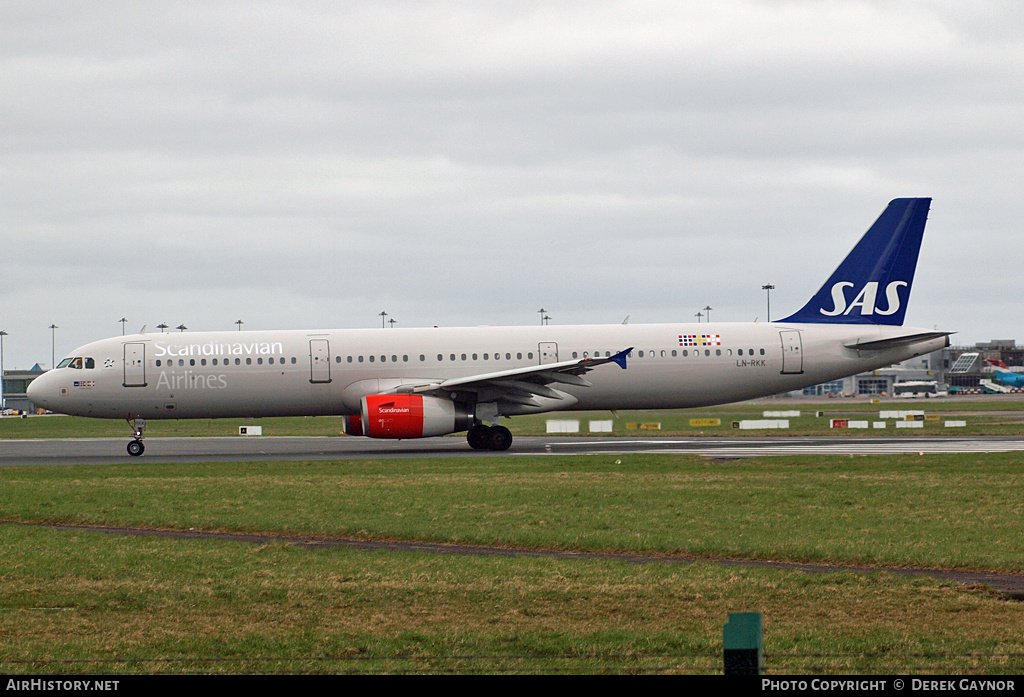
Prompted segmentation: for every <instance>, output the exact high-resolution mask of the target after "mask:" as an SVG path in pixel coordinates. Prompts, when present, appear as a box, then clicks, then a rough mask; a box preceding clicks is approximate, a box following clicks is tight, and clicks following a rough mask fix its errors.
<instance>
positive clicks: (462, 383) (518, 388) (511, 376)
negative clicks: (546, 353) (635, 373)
mask: <svg viewBox="0 0 1024 697" xmlns="http://www.w3.org/2000/svg"><path fill="white" fill-rule="evenodd" d="M632 350H633V347H632V346H631V347H629V348H628V349H625V350H623V351H619V352H618V353H616V354H615V355H614V356H608V357H605V358H598V357H593V358H579V359H575V360H571V361H560V362H558V363H547V364H544V365H533V366H528V367H526V368H515V369H512V370H500V371H497V372H494V373H481V374H480V375H467V376H464V377H459V378H450V379H448V380H439V381H437V382H430V383H423V384H418V385H417V384H412V385H408V384H407V385H399V386H397V387H395V388H393V389H391V390H389V392H393V393H411V394H436V393H438V392H446V393H452V392H458V393H460V394H465V393H467V392H469V393H476V394H477V397H476V399H475V400H472V401H477V402H487V401H504V402H513V403H517V404H524V405H529V406H539V405H540V403H539V402H538V401H537V398H538V397H539V398H546V399H553V400H562V399H564V398H567V397H568V395H566V394H565V393H563V392H559V391H558V390H556V389H554V388H552V387H549V385H552V384H563V385H575V386H577V387H591V386H592V385H593V383H592V382H590V381H589V380H587V379H586V378H585V377H583V376H584V375H585V374H586V373H588V372H590V371H591V370H593V369H595V368H598V367H600V366H602V365H607V364H608V363H615V364H616V365H618V366H619V367H620V368H622V369H623V370H625V368H626V357H627V356H628V355H629V353H630V352H631V351H632Z"/></svg>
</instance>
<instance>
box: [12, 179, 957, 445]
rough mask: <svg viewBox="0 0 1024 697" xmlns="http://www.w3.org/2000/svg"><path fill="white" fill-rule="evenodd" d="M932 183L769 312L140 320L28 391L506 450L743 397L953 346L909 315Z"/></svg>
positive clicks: (78, 406)
mask: <svg viewBox="0 0 1024 697" xmlns="http://www.w3.org/2000/svg"><path fill="white" fill-rule="evenodd" d="M930 204H931V199H928V198H904V199H895V200H893V201H892V202H890V203H889V205H888V206H887V207H886V209H885V211H884V212H883V213H882V215H881V216H880V217H879V218H878V220H877V221H876V222H875V223H874V225H872V226H871V228H870V229H869V230H868V231H867V233H865V235H864V236H863V237H862V238H861V240H860V242H859V243H858V244H857V245H856V246H855V247H854V249H853V250H852V251H851V252H850V254H849V255H848V256H847V257H846V259H845V260H844V261H843V262H842V263H841V264H840V265H839V267H838V268H837V269H836V271H835V272H834V273H833V274H832V276H831V277H830V278H829V279H828V280H827V281H826V282H825V284H824V285H823V286H822V287H821V289H820V290H819V291H818V292H817V293H816V294H815V295H814V296H813V297H812V298H811V300H810V301H809V302H808V303H807V304H806V305H805V306H804V307H803V308H801V309H800V310H798V311H797V312H796V313H794V314H792V315H790V316H788V317H786V318H785V319H782V320H778V321H775V322H753V323H703V324H687V323H682V322H669V323H665V324H649V325H640V324H612V325H591V326H551V325H548V326H534V327H475V328H423V329H388V330H376V329H370V330H367V329H337V330H323V331H319V330H317V331H297V330H288V331H263V332H235V331H231V332H196V333H189V334H174V335H164V334H159V335H150V334H145V333H140V334H135V335H131V336H118V337H115V338H112V339H104V340H102V341H96V342H94V343H90V344H87V345H85V346H82V347H81V348H78V349H75V350H74V351H73V352H72V353H71V356H70V357H68V358H66V359H64V361H62V362H61V363H60V365H58V366H57V368H56V369H55V370H52V371H50V372H48V373H46V374H44V375H42V376H40V377H39V378H37V379H36V380H35V381H34V382H33V383H32V384H31V386H30V387H29V390H28V396H29V398H30V399H31V400H32V401H33V402H34V403H35V404H36V405H38V406H41V407H45V408H47V409H50V410H52V411H55V412H60V413H64V414H77V415H82V416H92V417H101V418H120V419H127V420H128V421H129V423H130V424H132V425H133V426H134V429H135V437H134V438H133V440H132V441H131V442H130V443H129V444H128V452H129V453H130V454H131V455H140V454H142V452H143V450H144V447H143V443H142V435H143V428H142V424H143V423H144V420H145V419H189V418H218V417H263V416H302V415H307V416H312V415H329V414H335V415H343V416H345V417H346V431H347V432H348V433H350V434H354V435H364V436H369V437H372V438H421V437H428V436H440V435H445V434H449V433H456V432H460V431H466V432H467V440H468V442H469V445H470V446H472V447H473V448H478V449H490V450H505V449H507V448H508V447H509V446H510V445H511V443H512V434H511V432H510V431H509V430H508V429H507V428H506V427H504V426H502V425H500V424H499V420H500V418H502V417H512V416H516V415H521V414H536V413H541V412H551V411H560V410H567V409H573V410H596V409H601V410H605V409H608V410H615V409H671V408H683V407H697V406H706V405H712V404H722V403H728V402H735V401H738V400H744V399H751V398H754V397H762V396H765V395H771V394H776V393H779V392H786V391H790V390H796V389H801V388H803V387H806V386H808V385H815V384H819V383H823V382H830V381H833V380H837V379H839V378H842V377H846V376H849V375H853V374H856V373H859V372H863V371H866V370H873V369H876V368H880V367H883V366H886V365H890V364H893V363H898V362H900V361H903V360H906V359H908V358H911V357H914V356H919V355H921V354H925V353H929V352H931V351H935V350H937V349H940V348H943V347H945V346H947V345H948V343H949V341H948V338H949V334H948V333H947V332H939V331H931V330H928V329H912V328H904V327H903V326H902V324H903V317H904V314H905V312H906V308H907V300H908V298H909V297H910V290H911V286H912V284H913V280H914V271H915V268H916V266H917V257H918V252H919V249H920V245H921V239H922V236H923V233H924V227H925V222H926V220H927V217H928V209H929V206H930Z"/></svg>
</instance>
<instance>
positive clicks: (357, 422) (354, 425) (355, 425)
mask: <svg viewBox="0 0 1024 697" xmlns="http://www.w3.org/2000/svg"><path fill="white" fill-rule="evenodd" d="M342 418H343V419H344V421H345V435H349V436H364V435H366V434H365V433H363V417H362V416H359V415H358V414H356V415H355V416H343V417H342Z"/></svg>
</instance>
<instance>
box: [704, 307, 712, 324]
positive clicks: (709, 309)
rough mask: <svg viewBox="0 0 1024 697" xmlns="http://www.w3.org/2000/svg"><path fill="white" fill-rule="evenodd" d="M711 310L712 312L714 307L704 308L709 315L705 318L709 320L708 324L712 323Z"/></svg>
mask: <svg viewBox="0 0 1024 697" xmlns="http://www.w3.org/2000/svg"><path fill="white" fill-rule="evenodd" d="M711 310H712V307H711V306H710V305H708V306H707V307H705V308H704V312H706V313H707V314H706V315H704V316H705V317H707V318H708V322H710V321H711Z"/></svg>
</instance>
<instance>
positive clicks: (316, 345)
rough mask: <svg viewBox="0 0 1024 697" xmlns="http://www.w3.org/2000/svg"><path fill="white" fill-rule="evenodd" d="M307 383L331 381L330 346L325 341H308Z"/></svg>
mask: <svg viewBox="0 0 1024 697" xmlns="http://www.w3.org/2000/svg"><path fill="white" fill-rule="evenodd" d="M309 381H310V382H313V383H316V382H330V381H331V346H330V343H328V341H327V339H310V340H309Z"/></svg>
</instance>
